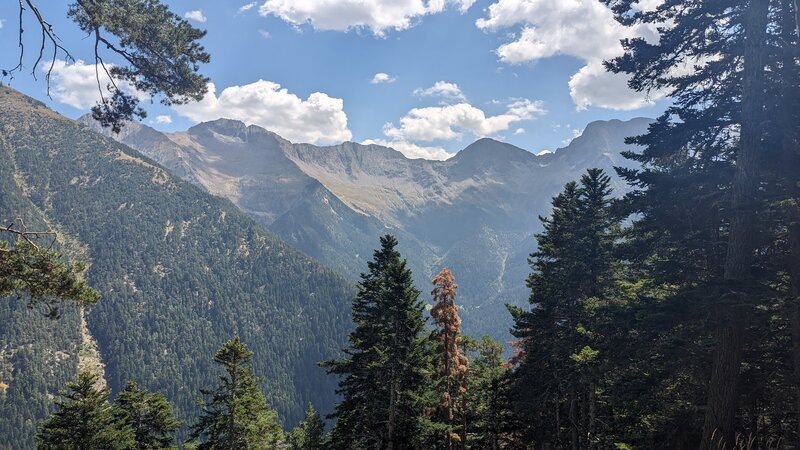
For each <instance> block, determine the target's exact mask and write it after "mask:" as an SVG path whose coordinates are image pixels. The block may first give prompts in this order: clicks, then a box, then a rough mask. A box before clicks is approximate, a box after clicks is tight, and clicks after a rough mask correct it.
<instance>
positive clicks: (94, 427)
mask: <svg viewBox="0 0 800 450" xmlns="http://www.w3.org/2000/svg"><path fill="white" fill-rule="evenodd" d="M97 383H98V377H97V375H93V374H90V373H88V372H80V373H79V374H78V378H77V380H76V381H74V382H72V383H68V384H67V389H66V390H65V391H62V392H61V393H60V394H59V396H60V397H61V398H60V399H59V400H57V401H56V405H57V406H58V408H59V409H58V411H56V412H55V414H53V416H52V417H51V418H50V419H48V420H47V421H46V422H44V423H43V424H42V427H41V429H40V431H39V434H38V435H37V436H36V447H37V448H39V449H42V450H72V449H82V450H84V449H85V450H132V449H135V448H136V443H135V439H134V434H133V431H132V430H131V429H130V428H128V427H126V426H125V424H124V423H122V422H120V421H118V420H116V419H115V418H114V414H113V408H112V407H111V404H110V403H109V402H108V395H109V390H108V389H107V388H102V389H98V388H97V387H96V385H97Z"/></svg>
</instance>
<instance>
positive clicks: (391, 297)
mask: <svg viewBox="0 0 800 450" xmlns="http://www.w3.org/2000/svg"><path fill="white" fill-rule="evenodd" d="M380 241H381V248H380V249H379V250H376V251H375V253H374V256H373V260H372V261H370V262H369V263H368V267H369V272H367V273H364V274H362V275H361V281H360V282H359V284H358V293H357V295H356V297H355V298H354V299H353V322H354V323H355V326H356V327H355V330H354V331H353V332H352V333H350V336H349V340H350V347H348V348H346V349H345V350H344V353H345V355H346V356H345V358H343V359H341V360H335V361H328V362H326V363H324V364H323V365H324V367H326V368H327V370H328V372H329V373H331V374H335V375H339V376H341V377H342V378H341V380H340V382H339V389H338V391H337V392H338V393H339V394H340V395H341V396H342V401H341V402H340V403H339V404H338V405H337V406H336V411H335V413H334V414H333V415H332V417H335V418H336V419H337V420H336V424H335V425H334V427H333V429H332V430H331V446H332V447H333V448H334V449H341V450H346V449H354V448H358V449H389V450H401V449H413V448H417V447H416V445H417V443H418V442H419V440H420V439H421V438H422V437H423V433H422V428H421V426H422V422H423V418H424V416H425V409H426V407H427V406H428V401H427V390H428V386H427V382H428V377H429V375H430V367H429V366H430V357H429V353H430V351H429V349H428V345H427V344H428V343H427V337H426V336H425V335H424V334H423V331H424V328H425V319H424V317H423V305H422V302H421V301H420V300H419V299H418V297H419V291H417V290H416V289H415V288H414V286H413V281H412V278H411V271H410V270H409V269H408V268H407V267H406V262H405V260H402V259H401V258H400V253H399V252H397V250H395V247H396V246H397V240H396V239H395V238H394V237H393V236H391V235H387V236H383V237H381V239H380Z"/></svg>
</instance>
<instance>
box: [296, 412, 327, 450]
mask: <svg viewBox="0 0 800 450" xmlns="http://www.w3.org/2000/svg"><path fill="white" fill-rule="evenodd" d="M324 439H325V424H324V423H323V422H322V418H321V417H320V415H319V413H318V412H317V410H316V409H314V405H312V404H310V403H309V404H308V408H307V409H306V418H305V419H304V420H303V421H302V422H300V423H299V424H298V425H297V427H295V429H294V430H292V432H291V433H290V435H289V441H290V442H289V450H322V449H323V448H324Z"/></svg>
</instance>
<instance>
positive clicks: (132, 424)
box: [114, 381, 181, 450]
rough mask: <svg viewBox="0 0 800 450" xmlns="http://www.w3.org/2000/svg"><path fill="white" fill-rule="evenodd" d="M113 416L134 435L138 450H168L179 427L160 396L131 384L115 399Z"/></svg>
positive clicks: (169, 406)
mask: <svg viewBox="0 0 800 450" xmlns="http://www.w3.org/2000/svg"><path fill="white" fill-rule="evenodd" d="M114 415H115V417H116V420H117V422H119V423H121V424H124V425H126V426H127V427H128V428H130V429H131V430H132V431H133V435H134V439H135V441H136V447H135V448H136V449H137V450H157V449H164V448H169V446H170V445H171V444H172V442H173V440H174V439H175V431H176V430H177V429H178V428H180V426H181V423H180V422H179V421H178V420H177V419H175V417H174V416H173V415H172V405H170V403H169V402H168V401H167V399H166V398H164V396H163V395H162V394H160V393H151V392H147V391H146V390H144V389H142V388H140V387H139V385H137V384H136V383H135V382H133V381H129V382H128V384H127V385H126V386H125V389H123V390H122V392H120V393H119V396H117V399H116V401H115V404H114Z"/></svg>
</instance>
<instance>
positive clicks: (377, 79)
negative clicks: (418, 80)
mask: <svg viewBox="0 0 800 450" xmlns="http://www.w3.org/2000/svg"><path fill="white" fill-rule="evenodd" d="M396 79H397V78H395V77H392V76H389V74H388V73H383V72H378V73H376V74H375V76H374V77H372V80H370V83H372V84H382V83H394V81H395V80H396Z"/></svg>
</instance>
